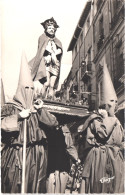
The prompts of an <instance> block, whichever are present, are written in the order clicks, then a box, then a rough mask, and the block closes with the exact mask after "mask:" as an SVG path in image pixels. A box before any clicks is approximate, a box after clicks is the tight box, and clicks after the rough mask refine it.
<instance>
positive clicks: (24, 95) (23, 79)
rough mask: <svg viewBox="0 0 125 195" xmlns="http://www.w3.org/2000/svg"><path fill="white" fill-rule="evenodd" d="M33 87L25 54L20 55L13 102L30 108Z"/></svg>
mask: <svg viewBox="0 0 125 195" xmlns="http://www.w3.org/2000/svg"><path fill="white" fill-rule="evenodd" d="M33 93H34V86H33V81H32V77H31V73H30V69H29V65H28V62H27V58H26V55H25V53H24V52H23V53H22V58H21V67H20V75H19V81H18V87H17V90H16V95H15V96H14V98H13V99H14V100H15V101H16V102H18V103H19V104H21V106H22V107H23V108H25V109H26V108H30V107H31V105H32V101H33Z"/></svg>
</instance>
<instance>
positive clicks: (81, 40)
mask: <svg viewBox="0 0 125 195" xmlns="http://www.w3.org/2000/svg"><path fill="white" fill-rule="evenodd" d="M80 42H81V44H82V43H83V31H82V33H81V35H80Z"/></svg>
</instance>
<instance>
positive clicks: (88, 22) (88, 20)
mask: <svg viewBox="0 0 125 195" xmlns="http://www.w3.org/2000/svg"><path fill="white" fill-rule="evenodd" d="M89 27H90V16H88V18H87V30H88V29H89Z"/></svg>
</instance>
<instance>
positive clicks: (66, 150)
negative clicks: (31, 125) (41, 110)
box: [47, 125, 78, 193]
mask: <svg viewBox="0 0 125 195" xmlns="http://www.w3.org/2000/svg"><path fill="white" fill-rule="evenodd" d="M47 138H48V168H47V175H48V180H47V192H48V193H65V189H66V184H67V180H68V173H69V171H70V167H71V162H70V159H71V160H72V161H73V162H74V163H76V161H77V160H78V153H77V150H76V148H75V146H74V144H73V140H72V137H71V133H70V131H69V128H68V127H67V125H62V126H60V128H59V129H58V130H56V128H53V130H52V131H49V130H48V132H47Z"/></svg>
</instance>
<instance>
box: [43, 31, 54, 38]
mask: <svg viewBox="0 0 125 195" xmlns="http://www.w3.org/2000/svg"><path fill="white" fill-rule="evenodd" d="M45 33H46V35H47V36H48V37H50V38H54V37H55V33H54V34H52V35H51V34H49V33H48V32H46V31H45Z"/></svg>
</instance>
